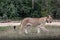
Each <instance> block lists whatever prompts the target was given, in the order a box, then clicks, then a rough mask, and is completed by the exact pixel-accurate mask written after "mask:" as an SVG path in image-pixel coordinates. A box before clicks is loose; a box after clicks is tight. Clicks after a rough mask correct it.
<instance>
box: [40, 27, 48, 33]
mask: <svg viewBox="0 0 60 40" xmlns="http://www.w3.org/2000/svg"><path fill="white" fill-rule="evenodd" d="M40 29H41V30H43V31H47V32H49V30H48V29H46V28H45V27H40Z"/></svg>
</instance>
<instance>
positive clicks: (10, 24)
mask: <svg viewBox="0 0 60 40" xmlns="http://www.w3.org/2000/svg"><path fill="white" fill-rule="evenodd" d="M20 24H21V23H20V22H15V23H14V22H9V23H0V26H18V25H20ZM45 25H53V26H60V22H52V23H46V24H45Z"/></svg>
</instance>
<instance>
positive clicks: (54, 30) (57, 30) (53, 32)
mask: <svg viewBox="0 0 60 40" xmlns="http://www.w3.org/2000/svg"><path fill="white" fill-rule="evenodd" d="M46 28H47V29H48V30H49V31H50V32H44V31H42V30H41V33H39V34H37V33H36V32H37V31H36V28H34V27H32V28H31V29H29V30H30V31H31V32H29V34H25V33H22V31H21V30H20V29H19V27H17V28H16V29H15V30H14V29H13V27H6V28H2V30H3V31H2V30H0V37H2V38H3V37H6V38H15V39H17V38H33V39H34V38H54V37H59V35H60V26H58V27H56V26H46ZM0 29H1V28H0ZM5 29H6V30H5Z"/></svg>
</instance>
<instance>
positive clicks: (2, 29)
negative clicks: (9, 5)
mask: <svg viewBox="0 0 60 40" xmlns="http://www.w3.org/2000/svg"><path fill="white" fill-rule="evenodd" d="M8 29H9V27H8V26H6V27H0V31H5V30H8Z"/></svg>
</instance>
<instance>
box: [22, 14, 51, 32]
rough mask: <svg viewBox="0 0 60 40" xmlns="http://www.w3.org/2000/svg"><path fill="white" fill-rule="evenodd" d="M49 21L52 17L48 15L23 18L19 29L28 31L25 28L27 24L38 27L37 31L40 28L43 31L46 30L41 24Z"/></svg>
mask: <svg viewBox="0 0 60 40" xmlns="http://www.w3.org/2000/svg"><path fill="white" fill-rule="evenodd" d="M46 22H47V23H51V22H52V17H51V16H50V15H48V16H47V17H41V18H24V19H23V20H22V21H21V29H22V30H24V31H25V33H28V31H27V30H26V28H27V27H28V26H33V27H38V33H39V32H40V31H39V30H40V29H42V30H44V31H48V30H47V29H46V28H45V27H44V26H43V25H45V23H46Z"/></svg>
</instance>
